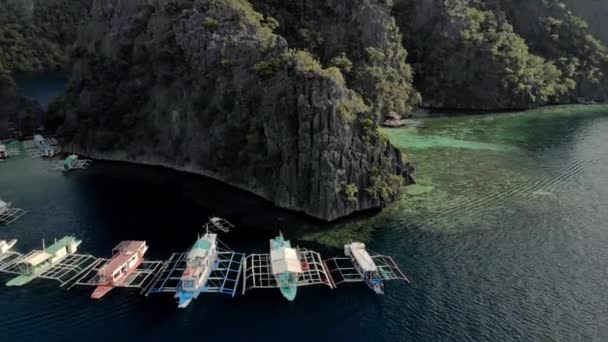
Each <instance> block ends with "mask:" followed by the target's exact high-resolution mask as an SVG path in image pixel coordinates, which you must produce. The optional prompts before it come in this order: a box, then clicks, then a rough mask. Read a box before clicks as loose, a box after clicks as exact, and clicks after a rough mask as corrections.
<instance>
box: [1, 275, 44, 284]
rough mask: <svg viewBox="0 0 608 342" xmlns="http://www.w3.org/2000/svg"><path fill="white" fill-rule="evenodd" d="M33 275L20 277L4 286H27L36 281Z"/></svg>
mask: <svg viewBox="0 0 608 342" xmlns="http://www.w3.org/2000/svg"><path fill="white" fill-rule="evenodd" d="M36 278H37V276H35V275H20V276H17V277H15V278H13V279H11V280H9V281H8V282H7V283H6V286H23V285H26V284H29V283H30V282H31V281H32V280H34V279H36Z"/></svg>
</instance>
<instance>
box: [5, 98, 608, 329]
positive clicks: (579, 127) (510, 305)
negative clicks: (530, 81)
mask: <svg viewBox="0 0 608 342" xmlns="http://www.w3.org/2000/svg"><path fill="white" fill-rule="evenodd" d="M586 108H588V107H586ZM579 112H580V113H579ZM424 123H425V127H426V128H424V129H421V130H419V131H416V130H412V131H408V130H404V131H394V132H391V133H390V136H391V139H394V141H395V143H397V144H399V145H400V144H401V143H402V142H403V143H404V144H405V142H406V141H407V143H408V144H409V145H410V146H411V148H410V149H409V150H408V155H410V157H411V158H412V159H413V160H414V161H415V162H416V163H417V166H418V169H419V172H420V174H419V180H420V184H419V185H417V186H416V187H412V188H411V189H410V190H408V192H409V194H408V195H406V196H405V197H404V199H403V200H402V201H400V202H399V203H397V204H395V205H394V206H393V207H391V208H389V209H388V210H385V211H384V212H383V213H382V214H380V215H378V216H375V217H371V218H356V219H352V220H348V221H345V222H341V223H339V224H337V225H335V226H330V227H328V226H325V225H320V224H318V223H317V222H315V221H311V220H306V219H303V218H302V217H300V216H298V215H292V214H289V213H285V212H284V211H280V210H276V209H274V208H273V207H272V206H271V205H269V204H268V203H265V202H264V201H260V200H258V199H256V198H255V197H254V196H250V195H247V194H244V193H242V192H240V191H237V190H234V189H232V188H230V187H226V186H223V185H221V184H219V183H217V182H214V181H210V180H206V179H202V178H200V177H196V176H187V175H183V174H179V173H175V172H170V171H165V170H162V169H156V168H146V167H135V166H129V165H123V164H112V163H101V162H96V163H95V164H94V165H93V166H92V167H91V169H89V170H87V171H84V172H75V173H71V174H67V175H64V174H58V173H51V172H48V168H49V167H50V165H51V164H50V163H51V162H49V161H44V160H32V159H29V158H26V157H21V158H14V159H12V160H9V161H8V162H6V163H3V164H0V196H2V197H3V198H5V199H9V200H11V201H13V202H15V203H16V204H18V205H19V206H20V207H23V208H26V209H29V210H31V212H30V213H29V214H28V215H26V216H25V217H24V218H23V219H22V220H20V221H18V222H16V223H15V224H13V225H11V226H8V227H0V239H7V238H18V239H20V243H19V245H18V246H19V249H20V250H22V251H28V250H30V249H32V248H35V247H38V246H39V243H40V239H41V238H43V237H44V238H46V239H47V241H48V240H49V239H51V238H53V237H54V236H57V237H61V236H63V235H65V234H68V233H73V234H75V235H77V236H78V237H79V238H82V239H83V240H84V243H83V245H82V246H81V250H82V251H84V252H88V253H93V254H95V255H98V256H108V254H109V253H110V250H111V248H112V247H113V246H114V245H115V244H116V243H117V242H119V241H120V240H123V239H146V240H147V241H148V243H149V245H150V251H149V254H150V257H151V258H166V257H168V256H169V255H170V254H171V253H172V252H178V251H181V250H183V249H185V248H187V247H188V246H189V245H190V244H191V243H192V242H193V241H194V239H195V237H196V233H197V232H198V231H199V227H200V225H201V224H202V223H203V222H204V221H205V219H206V218H207V217H208V216H209V215H211V214H214V215H221V216H224V217H226V218H228V219H229V220H231V221H232V222H233V223H235V224H236V225H237V226H238V228H237V229H236V230H235V231H233V232H232V233H230V234H228V235H225V236H222V239H223V240H224V241H225V242H227V243H228V244H229V245H231V246H232V247H233V248H234V249H238V250H243V251H247V252H252V251H263V250H265V249H266V248H267V246H268V240H267V239H268V238H270V237H272V236H273V234H275V233H276V231H277V230H278V229H282V230H283V231H284V232H285V233H286V235H287V236H288V237H289V238H291V239H292V241H293V242H295V243H298V244H299V245H301V246H306V247H309V248H313V249H316V250H319V251H321V252H323V254H324V255H325V256H327V257H330V256H333V255H337V254H340V253H341V250H340V248H338V247H339V246H340V245H341V244H342V243H344V242H348V240H350V239H353V238H356V239H361V240H364V241H366V242H367V243H368V244H369V245H370V247H371V248H372V249H374V250H377V251H382V252H384V253H386V254H389V255H393V256H395V258H396V259H397V260H398V262H399V263H400V264H401V265H403V266H404V269H405V270H406V272H407V273H408V275H410V276H411V278H412V279H413V283H412V285H411V286H406V285H403V284H399V283H389V284H387V288H386V295H385V296H375V295H373V294H372V293H371V292H370V291H369V290H367V289H365V288H364V287H363V286H358V285H356V284H354V285H350V286H344V287H340V288H338V289H337V290H330V289H327V288H322V287H316V288H315V287H310V288H302V289H300V291H299V292H298V298H297V299H296V301H295V302H292V303H290V302H287V301H285V300H283V299H282V297H281V296H280V294H279V292H278V291H274V290H252V291H250V292H248V294H247V295H246V296H237V297H236V298H229V297H222V296H219V295H203V296H201V297H199V299H198V300H197V301H195V302H194V303H193V305H191V306H190V307H189V308H188V309H186V310H178V309H177V308H176V305H175V302H174V300H173V299H172V298H170V296H163V295H158V296H152V297H148V298H146V297H143V296H139V294H138V292H137V291H132V290H127V289H118V290H116V291H115V292H113V293H111V294H110V295H108V296H107V298H104V299H103V300H101V301H97V302H95V301H92V300H90V299H89V295H90V292H91V291H92V289H90V288H75V289H72V290H70V291H65V290H63V289H60V288H58V287H57V285H56V283H54V282H52V281H44V280H39V281H35V282H34V283H32V284H30V285H29V286H27V287H23V288H4V287H0V340H1V341H63V340H67V339H70V340H84V339H85V338H86V339H87V340H89V341H106V340H108V339H118V340H126V339H127V338H128V339H129V340H132V341H164V340H171V339H176V338H177V339H193V340H205V339H211V340H218V339H222V340H227V341H262V340H264V341H268V340H278V339H283V340H288V339H289V340H291V341H311V340H313V341H318V340H323V341H324V340H340V341H341V340H349V341H353V340H354V341H606V340H608V301H606V298H608V289H607V287H606V283H607V277H608V267H607V262H606V260H608V251H607V249H608V247H607V246H608V209H607V204H608V148H607V146H608V108H605V107H597V108H593V109H592V110H591V109H581V108H578V107H571V108H566V109H563V110H560V111H557V112H549V113H520V114H513V115H509V116H486V117H470V118H460V117H458V118H444V119H425V122H424ZM402 133H407V139H406V138H402V137H401V135H400V134H402ZM6 279H7V277H3V276H0V280H2V281H5V280H6Z"/></svg>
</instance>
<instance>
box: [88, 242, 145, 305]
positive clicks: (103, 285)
mask: <svg viewBox="0 0 608 342" xmlns="http://www.w3.org/2000/svg"><path fill="white" fill-rule="evenodd" d="M147 250H148V246H147V245H146V242H145V241H123V242H121V243H119V244H118V246H116V247H114V249H113V250H112V259H110V260H109V261H108V262H107V263H106V264H105V265H103V266H102V267H101V268H100V269H99V271H97V275H98V277H99V283H98V284H99V285H98V286H97V288H96V289H95V291H93V294H92V295H91V298H93V299H100V298H101V297H103V296H105V295H106V294H107V293H108V292H110V291H112V289H114V288H115V287H120V286H122V285H123V284H124V283H125V280H127V278H128V277H129V275H131V274H132V273H133V272H134V271H135V270H136V269H137V267H139V265H140V264H141V263H142V262H143V261H144V254H146V251H147Z"/></svg>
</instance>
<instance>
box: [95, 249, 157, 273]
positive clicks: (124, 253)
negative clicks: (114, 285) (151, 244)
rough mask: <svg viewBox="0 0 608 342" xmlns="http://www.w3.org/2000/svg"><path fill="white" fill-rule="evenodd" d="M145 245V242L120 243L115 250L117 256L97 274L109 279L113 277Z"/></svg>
mask: <svg viewBox="0 0 608 342" xmlns="http://www.w3.org/2000/svg"><path fill="white" fill-rule="evenodd" d="M145 244H146V242H145V241H123V242H121V243H119V244H118V245H117V246H116V247H114V249H113V251H114V253H115V254H114V256H113V257H112V259H110V261H108V262H107V263H106V264H105V265H103V266H102V267H101V268H100V269H99V271H98V272H97V273H98V274H100V275H104V276H108V277H110V276H112V275H113V274H114V272H116V271H118V270H120V268H121V267H122V266H123V265H124V264H126V263H127V262H128V261H129V259H130V258H131V257H132V256H133V255H134V254H135V253H137V250H138V249H139V248H141V247H143V246H144V245H145Z"/></svg>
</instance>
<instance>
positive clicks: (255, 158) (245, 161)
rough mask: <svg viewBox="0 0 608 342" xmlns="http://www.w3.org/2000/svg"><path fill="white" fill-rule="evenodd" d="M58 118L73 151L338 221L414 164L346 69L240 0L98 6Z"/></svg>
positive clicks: (380, 196) (369, 203) (394, 191)
mask: <svg viewBox="0 0 608 342" xmlns="http://www.w3.org/2000/svg"><path fill="white" fill-rule="evenodd" d="M91 13H92V16H93V18H92V20H91V21H90V22H89V23H88V25H87V26H86V27H84V28H83V29H82V32H81V34H80V35H79V37H78V40H77V43H76V46H75V48H74V57H75V61H74V62H75V69H74V73H73V76H72V79H71V81H70V85H69V87H68V90H67V92H66V94H65V96H64V97H63V99H62V101H61V103H60V104H59V106H57V107H56V109H55V113H54V118H53V120H52V121H54V122H55V123H56V124H59V125H60V126H61V128H60V131H61V132H62V133H64V134H66V135H67V136H69V137H70V139H69V141H70V142H69V146H70V148H71V149H72V150H74V151H75V152H77V153H82V154H85V155H88V156H91V157H95V158H101V159H110V160H122V161H130V162H137V163H143V164H154V165H163V166H167V167H171V168H175V169H179V170H185V171H189V172H194V173H199V174H204V175H207V176H210V177H214V178H217V179H220V180H223V181H225V182H227V183H229V184H233V185H235V186H237V187H240V188H243V189H246V190H249V191H251V192H254V193H256V194H258V195H260V196H262V197H264V198H267V199H269V200H271V201H273V202H274V203H276V204H277V205H278V206H281V207H284V208H288V209H293V210H298V211H303V212H305V213H308V214H310V215H312V216H315V217H318V218H321V219H324V220H333V219H336V218H338V217H342V216H345V215H347V214H350V213H352V212H355V211H357V210H363V209H368V208H376V207H380V206H382V205H384V204H385V203H387V202H390V201H392V200H393V199H394V198H396V196H398V194H399V188H400V186H401V185H402V184H403V182H404V178H405V179H409V178H410V172H411V170H410V167H409V165H408V164H407V163H406V162H405V161H404V160H403V158H402V155H401V153H400V152H399V151H398V150H397V149H396V148H394V147H393V146H392V145H391V144H390V143H389V142H388V141H387V140H386V139H385V138H384V137H382V136H381V134H379V132H378V130H377V125H376V121H375V120H374V119H373V115H372V114H371V113H370V108H369V106H368V105H366V103H365V102H364V101H363V99H362V98H361V97H360V96H359V95H358V94H357V93H356V92H355V91H353V90H351V89H350V88H349V87H348V85H347V82H346V81H345V78H344V76H343V74H342V72H341V71H340V70H339V69H338V68H335V67H330V68H323V67H322V66H321V64H320V63H319V62H318V61H317V60H316V59H315V58H313V56H311V55H310V54H309V53H308V52H305V51H302V50H290V49H288V44H287V42H286V40H285V39H284V38H283V37H281V36H279V35H276V34H275V33H274V32H273V29H274V28H275V25H274V22H273V21H272V20H270V19H269V18H265V17H264V16H263V15H261V14H259V13H258V12H256V11H254V9H253V8H252V7H251V5H250V4H249V3H248V2H247V1H245V0H213V1H188V0H183V1H175V0H173V1H167V0H155V1H146V0H137V1H120V0H108V1H97V2H95V4H94V5H93V8H92V12H91Z"/></svg>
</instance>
